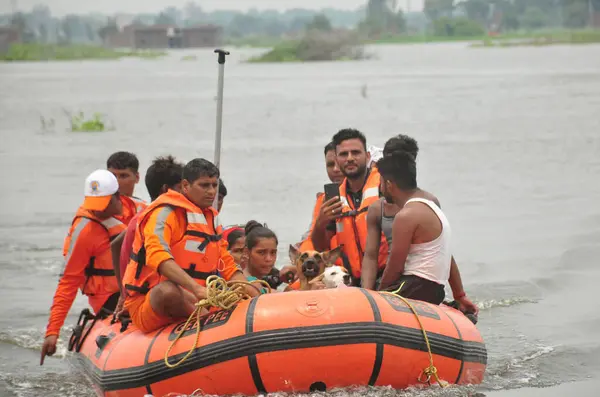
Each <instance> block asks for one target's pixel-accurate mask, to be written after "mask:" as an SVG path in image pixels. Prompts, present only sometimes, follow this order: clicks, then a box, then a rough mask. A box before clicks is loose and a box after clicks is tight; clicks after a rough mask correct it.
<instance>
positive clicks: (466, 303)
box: [456, 296, 479, 315]
mask: <svg viewBox="0 0 600 397" xmlns="http://www.w3.org/2000/svg"><path fill="white" fill-rule="evenodd" d="M456 302H457V303H458V307H459V310H460V311H461V312H463V313H465V314H467V313H468V314H475V315H478V314H479V307H477V305H476V304H474V303H473V302H471V300H470V299H469V298H467V297H466V296H463V297H460V298H458V299H456Z"/></svg>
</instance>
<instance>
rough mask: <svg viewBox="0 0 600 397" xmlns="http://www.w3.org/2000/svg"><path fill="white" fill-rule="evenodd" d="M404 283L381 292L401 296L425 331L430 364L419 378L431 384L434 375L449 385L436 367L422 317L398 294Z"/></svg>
mask: <svg viewBox="0 0 600 397" xmlns="http://www.w3.org/2000/svg"><path fill="white" fill-rule="evenodd" d="M404 283H405V282H402V284H400V287H399V288H398V289H397V290H395V291H393V292H387V291H380V292H379V293H380V294H385V295H391V296H394V297H396V298H400V300H402V302H404V303H405V304H406V306H408V308H409V309H410V310H411V311H412V312H413V314H414V315H415V317H416V319H417V322H418V323H419V327H421V332H423V338H424V339H425V345H426V346H427V353H428V354H429V366H428V367H427V368H425V369H424V370H423V371H421V373H420V374H419V377H418V378H417V380H418V381H419V382H421V383H428V384H429V385H430V386H431V377H432V376H433V377H434V378H435V380H436V381H437V383H438V384H439V385H440V387H447V386H448V383H447V382H445V381H442V380H440V378H439V377H438V370H437V368H436V367H435V365H433V355H432V354H431V346H430V344H429V338H428V337H427V331H425V327H424V326H423V323H422V322H421V318H420V317H419V315H418V314H417V311H416V310H415V308H414V307H413V305H412V304H411V303H410V302H409V301H408V300H407V299H406V298H405V297H403V296H400V295H397V294H398V293H399V292H400V290H401V289H402V287H403V286H404ZM424 376H426V378H423V377H424Z"/></svg>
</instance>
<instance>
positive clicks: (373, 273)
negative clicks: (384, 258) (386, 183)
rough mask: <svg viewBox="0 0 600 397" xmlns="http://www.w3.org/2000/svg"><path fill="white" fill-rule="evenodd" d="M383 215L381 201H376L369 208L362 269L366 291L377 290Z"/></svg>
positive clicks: (362, 282)
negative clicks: (380, 220)
mask: <svg viewBox="0 0 600 397" xmlns="http://www.w3.org/2000/svg"><path fill="white" fill-rule="evenodd" d="M380 213H381V201H376V202H374V203H373V204H371V205H370V206H369V211H368V212H367V242H366V244H365V255H364V257H363V261H362V268H361V286H362V287H363V288H365V289H371V290H372V289H375V281H376V279H377V268H378V263H377V260H378V258H379V245H380V242H381V228H380V225H379V216H378V215H379V214H380Z"/></svg>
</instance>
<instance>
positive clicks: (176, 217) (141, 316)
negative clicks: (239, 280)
mask: <svg viewBox="0 0 600 397" xmlns="http://www.w3.org/2000/svg"><path fill="white" fill-rule="evenodd" d="M217 214H218V212H217V211H216V210H215V209H213V208H212V207H211V208H208V209H204V210H203V209H200V208H198V207H197V206H196V205H194V204H193V203H192V202H190V201H189V200H188V199H187V198H186V197H185V196H184V195H183V194H181V193H178V192H175V191H173V190H169V191H168V192H167V193H164V194H162V195H161V196H160V197H159V198H158V199H156V200H155V201H154V202H153V203H152V204H150V205H149V206H148V207H147V208H146V209H145V210H144V212H142V214H140V216H139V218H138V224H137V226H136V231H135V238H134V242H133V254H132V255H131V260H130V261H129V263H128V265H127V270H126V271H125V275H124V277H123V285H124V287H125V290H126V291H127V297H126V299H125V307H126V308H127V310H128V311H129V314H130V315H131V319H132V321H133V323H134V324H135V325H136V326H137V327H138V328H139V329H141V330H142V331H143V332H150V331H152V330H155V329H157V328H159V327H161V326H164V325H167V324H169V323H171V322H172V321H173V319H171V318H166V317H163V316H160V315H159V314H158V313H156V312H155V311H154V310H153V309H152V306H151V305H150V299H149V297H150V294H149V293H148V292H149V291H150V290H151V289H152V288H153V287H155V286H156V285H158V284H159V283H160V282H162V281H165V280H166V278H165V277H163V276H161V275H160V274H159V273H158V267H159V265H160V264H161V263H163V262H164V261H166V260H169V259H173V260H174V261H175V262H176V263H177V264H178V265H179V266H181V268H182V269H183V270H184V271H185V272H186V273H188V274H189V275H190V276H191V277H192V278H194V279H195V280H196V282H197V283H198V284H200V285H202V286H206V279H207V278H208V277H209V276H211V275H217V274H219V275H220V276H222V277H223V278H224V279H226V280H230V279H231V278H232V277H233V275H234V274H235V273H236V272H238V271H240V269H239V268H238V267H237V265H236V264H235V262H234V260H233V257H232V256H231V254H230V253H229V251H228V250H227V241H226V240H224V239H222V238H221V233H222V231H223V228H222V226H221V225H220V223H219V220H218V217H217Z"/></svg>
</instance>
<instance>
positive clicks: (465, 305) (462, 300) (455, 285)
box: [448, 256, 479, 314]
mask: <svg viewBox="0 0 600 397" xmlns="http://www.w3.org/2000/svg"><path fill="white" fill-rule="evenodd" d="M448 283H449V284H450V288H452V295H453V296H454V300H456V301H457V302H458V304H459V306H460V310H461V311H463V312H464V313H474V314H479V307H477V305H475V304H474V303H473V302H471V300H470V299H469V298H467V294H466V292H465V289H464V287H463V283H462V278H461V276H460V271H459V270H458V265H457V264H456V261H455V260H454V256H452V262H450V278H449V279H448Z"/></svg>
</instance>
